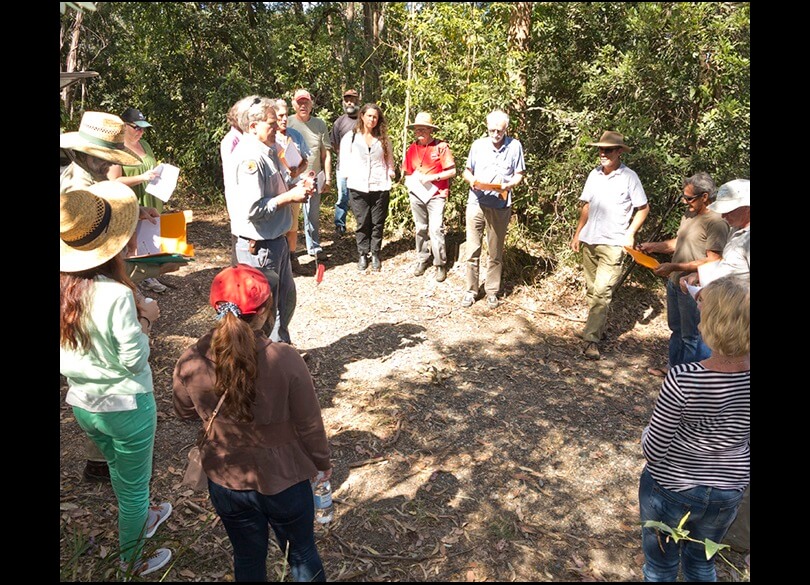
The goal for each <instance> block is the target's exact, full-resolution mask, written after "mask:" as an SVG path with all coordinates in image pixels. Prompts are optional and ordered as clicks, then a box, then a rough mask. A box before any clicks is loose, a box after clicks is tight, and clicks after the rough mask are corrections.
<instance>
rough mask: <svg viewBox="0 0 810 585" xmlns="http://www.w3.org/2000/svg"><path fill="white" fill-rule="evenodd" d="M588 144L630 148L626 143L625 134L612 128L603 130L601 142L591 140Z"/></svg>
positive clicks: (602, 146)
mask: <svg viewBox="0 0 810 585" xmlns="http://www.w3.org/2000/svg"><path fill="white" fill-rule="evenodd" d="M588 146H599V147H601V148H614V147H616V146H618V147H619V148H622V149H623V150H630V147H629V146H627V145H626V144H625V143H624V136H622V135H621V134H619V133H618V132H613V131H612V130H608V131H607V132H603V133H602V136H600V137H599V142H589V143H588Z"/></svg>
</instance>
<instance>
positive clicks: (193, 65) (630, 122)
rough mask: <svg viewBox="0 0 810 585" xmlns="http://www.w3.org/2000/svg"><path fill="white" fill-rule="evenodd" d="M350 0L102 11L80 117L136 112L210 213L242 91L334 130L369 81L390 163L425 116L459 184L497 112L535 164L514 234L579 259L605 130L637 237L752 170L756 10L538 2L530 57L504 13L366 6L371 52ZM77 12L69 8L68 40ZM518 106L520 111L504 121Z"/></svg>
mask: <svg viewBox="0 0 810 585" xmlns="http://www.w3.org/2000/svg"><path fill="white" fill-rule="evenodd" d="M347 4H348V3H343V2H319V3H303V4H302V3H294V2H278V3H245V2H238V3H230V2H221V3H220V2H217V3H193V2H180V3H170V2H158V3H151V2H106V3H99V4H98V9H97V10H96V11H94V12H86V13H85V14H84V23H83V30H82V32H81V37H80V39H81V43H80V46H79V55H78V57H79V63H78V69H92V70H95V71H98V72H99V73H100V78H98V79H95V80H93V81H91V82H89V83H87V84H85V88H86V91H87V95H86V96H85V97H84V103H83V108H84V109H86V110H89V109H100V110H106V111H112V112H115V113H120V112H121V111H123V109H124V108H126V107H127V106H130V105H132V106H135V107H138V108H140V109H141V110H143V111H144V113H145V114H146V116H147V117H148V119H149V120H150V122H152V123H153V124H154V126H155V128H154V129H153V130H150V131H149V132H148V133H147V140H149V142H150V143H151V144H152V146H153V148H154V149H155V152H156V154H157V155H158V156H159V157H160V158H161V159H162V160H166V161H169V162H173V163H175V164H178V165H179V166H181V167H182V168H183V173H182V174H181V178H182V181H183V182H182V183H181V185H180V187H179V193H180V197H181V198H182V196H183V195H185V196H187V197H189V198H191V199H193V200H194V201H205V202H211V203H213V202H217V203H221V198H222V196H221V192H222V171H221V166H220V160H219V151H218V146H219V140H220V139H221V138H222V136H223V135H224V134H225V132H226V131H227V125H226V122H225V113H226V111H227V110H228V108H229V107H230V106H231V105H232V104H233V103H234V102H235V101H236V100H237V99H239V98H241V97H243V96H245V95H249V94H251V93H259V94H265V95H268V96H274V97H275V96H278V97H285V98H287V99H288V100H289V99H290V98H291V96H292V93H293V92H294V91H295V89H296V88H298V87H306V88H307V89H308V90H309V91H310V92H311V93H312V94H313V97H314V98H315V104H316V107H315V115H316V116H320V117H322V118H323V119H324V120H326V121H327V123H328V124H330V125H331V123H332V122H333V121H334V119H335V118H336V117H337V116H338V115H339V114H340V113H341V111H340V93H341V90H342V89H343V88H345V87H348V86H354V87H357V88H358V89H360V90H361V91H363V90H364V88H375V87H379V88H380V89H379V91H378V92H377V91H376V90H374V91H375V95H363V96H362V100H363V101H376V102H378V103H379V104H380V105H381V107H382V108H383V111H384V114H385V117H386V121H387V123H388V128H389V133H390V137H391V140H392V143H393V147H394V155H395V159H396V161H397V164H398V165H399V164H400V163H401V157H402V153H403V152H404V148H405V147H406V146H407V144H408V143H409V142H410V141H411V140H412V139H413V136H412V134H411V132H410V131H407V130H404V127H405V125H406V124H407V123H408V122H410V121H411V120H412V119H413V117H414V116H415V114H416V112H418V111H420V110H427V111H430V112H431V113H432V115H433V118H434V121H435V122H436V123H437V124H438V126H439V127H440V129H439V130H438V131H437V132H436V136H437V137H438V138H442V139H444V140H447V141H448V143H449V144H450V146H451V149H452V151H453V154H454V156H455V159H456V167H457V169H458V174H459V175H461V171H462V170H463V167H464V162H465V160H466V156H467V153H468V151H469V147H470V145H471V144H472V142H473V140H475V139H476V138H478V137H480V136H483V135H484V130H485V117H486V114H487V113H488V112H489V111H491V110H492V109H494V108H503V109H505V110H506V111H507V112H508V113H509V114H510V116H511V118H512V123H511V125H510V127H511V132H512V134H513V135H516V136H517V138H519V139H520V140H521V142H522V143H523V145H524V151H525V155H526V162H527V167H528V170H527V173H526V177H525V180H524V181H523V183H522V184H521V185H519V186H518V187H517V188H516V189H515V192H514V200H515V206H514V209H515V212H516V214H517V216H518V220H519V222H520V224H521V230H520V233H521V234H528V236H529V237H531V238H532V240H534V242H535V243H536V244H537V245H539V247H540V249H542V250H543V252H544V254H546V255H547V256H551V257H553V258H554V259H555V260H557V261H560V262H562V263H566V262H568V261H572V260H573V256H572V253H571V252H570V250H569V248H568V241H569V240H570V238H571V235H572V234H573V231H574V228H575V226H576V221H577V218H578V207H579V205H578V197H579V194H580V193H581V190H582V186H583V184H584V182H585V178H586V177H587V174H588V172H589V171H590V170H591V169H592V168H593V167H594V166H596V164H597V159H596V152H595V149H594V148H593V147H589V146H587V145H586V143H587V142H590V141H593V140H595V139H597V138H598V137H599V135H600V134H601V133H602V131H604V130H607V129H613V130H616V131H619V132H621V133H622V134H624V135H625V137H626V141H627V143H628V144H629V145H631V146H632V148H633V150H632V152H630V153H627V154H625V155H624V157H623V160H624V161H625V162H626V163H627V164H628V166H630V167H631V168H633V169H634V170H635V171H636V172H637V173H638V175H639V177H640V178H641V181H642V184H643V185H644V188H645V191H646V192H647V196H648V198H649V200H650V206H651V213H650V217H649V218H648V220H647V222H646V224H645V226H644V227H643V228H642V233H641V234H640V238H641V239H645V238H646V237H649V235H650V234H651V233H652V232H653V231H655V230H656V228H658V227H659V226H660V231H661V234H660V235H661V237H668V236H671V235H673V234H674V232H675V230H676V229H677V225H678V220H679V216H680V213H679V211H680V209H679V208H678V207H677V198H678V196H679V194H680V191H681V187H682V184H683V180H684V178H685V177H687V176H689V175H691V174H693V173H695V172H697V171H701V170H705V171H708V172H710V173H711V174H712V176H713V177H714V179H715V181H716V182H717V184H718V185H719V184H722V183H723V182H726V181H728V180H731V179H733V178H735V177H747V178H750V3H747V2H740V3H702V2H684V3H674V2H636V3H621V2H587V3H581V2H572V3H561V2H535V3H532V15H531V17H532V20H531V31H530V33H531V34H530V39H529V50H528V51H526V52H521V51H519V50H517V49H516V48H515V47H514V46H511V45H510V37H509V34H508V31H509V21H510V16H511V11H512V10H513V8H512V4H511V3H505V2H493V3H470V2H465V3H435V2H424V3H414V4H407V3H402V2H388V3H377V4H379V5H381V6H382V11H383V12H382V16H383V19H382V23H383V27H382V31H381V35H380V38H379V44H378V46H374V47H368V46H367V43H366V40H365V34H364V31H363V26H364V18H363V10H366V9H368V7H369V5H371V4H372V3H353V6H354V8H355V11H356V13H355V14H354V15H353V18H351V19H350V18H349V17H348V13H347V12H346V8H347ZM409 8H413V9H412V10H409ZM73 16H74V15H73V14H71V13H70V11H68V12H67V13H66V14H65V13H63V15H62V16H61V22H62V27H63V31H64V30H66V29H67V27H69V26H71V24H72V22H73ZM409 46H410V52H411V58H412V63H413V66H412V69H411V72H410V76H409V72H408V55H409ZM62 51H63V54H62V56H61V58H62V62H63V63H64V62H65V60H66V57H67V51H68V46H67V44H66V45H65V46H63V48H62ZM375 67H378V68H379V69H378V70H377V69H375ZM520 73H523V74H524V75H525V87H523V86H522V85H521V83H520V75H519V74H520ZM72 91H76V92H78V91H79V89H78V87H76V88H73V89H72ZM370 91H371V90H370ZM77 95H78V94H77ZM521 97H522V98H525V103H526V109H525V110H524V111H514V105H513V104H514V103H516V98H521ZM406 105H407V112H406ZM80 115H81V112H78V113H77V114H74V119H73V120H65V121H64V126H65V129H67V130H72V129H75V127H76V126H77V125H78V117H79V116H80ZM406 118H410V119H406ZM466 197H467V188H466V184H465V182H464V181H462V180H460V179H456V180H454V181H452V183H451V197H450V199H449V201H448V205H447V211H446V213H447V214H448V219H449V221H448V224H449V225H463V214H464V206H465V204H466ZM391 201H392V204H391V214H390V217H389V222H388V227H389V229H408V228H409V226H410V225H412V222H411V221H410V210H409V205H408V200H407V193H405V191H404V188H403V187H401V186H395V187H394V189H393V190H392V194H391ZM673 202H676V203H675V208H674V210H673V211H672V212H671V213H669V215H668V216H667V217H666V218H664V217H663V216H664V214H665V213H666V212H667V210H669V209H671V208H672V207H673ZM459 219H461V221H460V222H459Z"/></svg>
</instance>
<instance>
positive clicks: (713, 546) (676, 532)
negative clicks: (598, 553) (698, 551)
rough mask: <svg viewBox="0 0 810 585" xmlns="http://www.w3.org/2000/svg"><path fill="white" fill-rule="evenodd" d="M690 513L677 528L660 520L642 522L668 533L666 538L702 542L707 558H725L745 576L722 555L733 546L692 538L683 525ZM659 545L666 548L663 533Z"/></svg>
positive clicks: (659, 538) (742, 574) (725, 559)
mask: <svg viewBox="0 0 810 585" xmlns="http://www.w3.org/2000/svg"><path fill="white" fill-rule="evenodd" d="M689 514H691V512H687V513H686V514H685V515H684V517H683V518H681V521H680V522H679V523H678V527H677V528H672V527H671V526H668V525H666V524H664V523H663V522H658V521H657V520H647V521H645V522H642V526H644V528H655V529H656V530H658V531H659V533H660V532H664V533H666V534H667V536H666V540H669V539H670V538H671V539H672V540H674V541H675V542H676V543H677V542H678V541H680V540H688V541H689V542H696V543H698V544H702V545H703V546H704V547H705V548H706V560H709V559H711V558H712V557H713V556H714V555H717V556H719V557H720V558H721V559H723V561H724V562H725V563H726V564H727V565H728V566H729V567H731V568H732V569H734V570H735V571H737V573H739V574H740V575H741V576H744V573H743V572H742V571H740V570H739V569H738V568H737V567H735V566H734V565H733V564H732V563H731V561H729V560H728V559H727V558H726V557H724V556H723V555H722V553H721V552H720V551H721V550H723V549H729V550H731V547H730V546H729V545H727V544H720V543H717V542H714V541H713V540H711V539H710V538H704V539H703V540H697V539H695V538H691V537H690V536H689V531H688V530H686V529H685V528H684V527H683V526H684V524H686V520H687V519H688V518H689ZM658 546H660V547H661V550H664V547H663V546H662V545H661V535H660V534H659V535H658Z"/></svg>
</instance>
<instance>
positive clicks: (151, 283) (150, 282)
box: [141, 278, 169, 293]
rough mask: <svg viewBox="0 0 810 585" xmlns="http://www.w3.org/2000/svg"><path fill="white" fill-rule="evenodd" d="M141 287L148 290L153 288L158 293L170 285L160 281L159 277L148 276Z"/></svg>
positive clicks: (164, 290)
mask: <svg viewBox="0 0 810 585" xmlns="http://www.w3.org/2000/svg"><path fill="white" fill-rule="evenodd" d="M141 287H143V288H145V289H146V290H151V291H152V292H156V293H164V292H166V291H167V290H168V288H169V287H168V286H166V285H165V284H163V283H162V282H160V281H159V280H158V279H157V278H147V279H145V280H144V281H143V282H142V283H141Z"/></svg>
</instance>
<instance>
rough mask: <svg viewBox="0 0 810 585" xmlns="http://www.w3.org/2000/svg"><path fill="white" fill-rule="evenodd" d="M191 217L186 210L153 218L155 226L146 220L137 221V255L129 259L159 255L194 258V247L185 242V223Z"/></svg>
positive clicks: (189, 211) (189, 212) (191, 214)
mask: <svg viewBox="0 0 810 585" xmlns="http://www.w3.org/2000/svg"><path fill="white" fill-rule="evenodd" d="M192 217H193V213H192V211H191V210H186V211H176V212H173V213H161V214H160V217H157V218H155V219H156V220H157V223H156V224H153V223H152V222H150V221H149V220H146V219H142V220H139V221H138V227H137V229H136V234H137V241H138V253H137V256H131V257H132V258H135V257H137V258H143V257H145V256H150V255H156V254H161V253H168V254H182V255H183V256H194V246H193V245H192V244H189V243H188V242H187V241H186V223H187V222H189V221H191V219H192Z"/></svg>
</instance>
